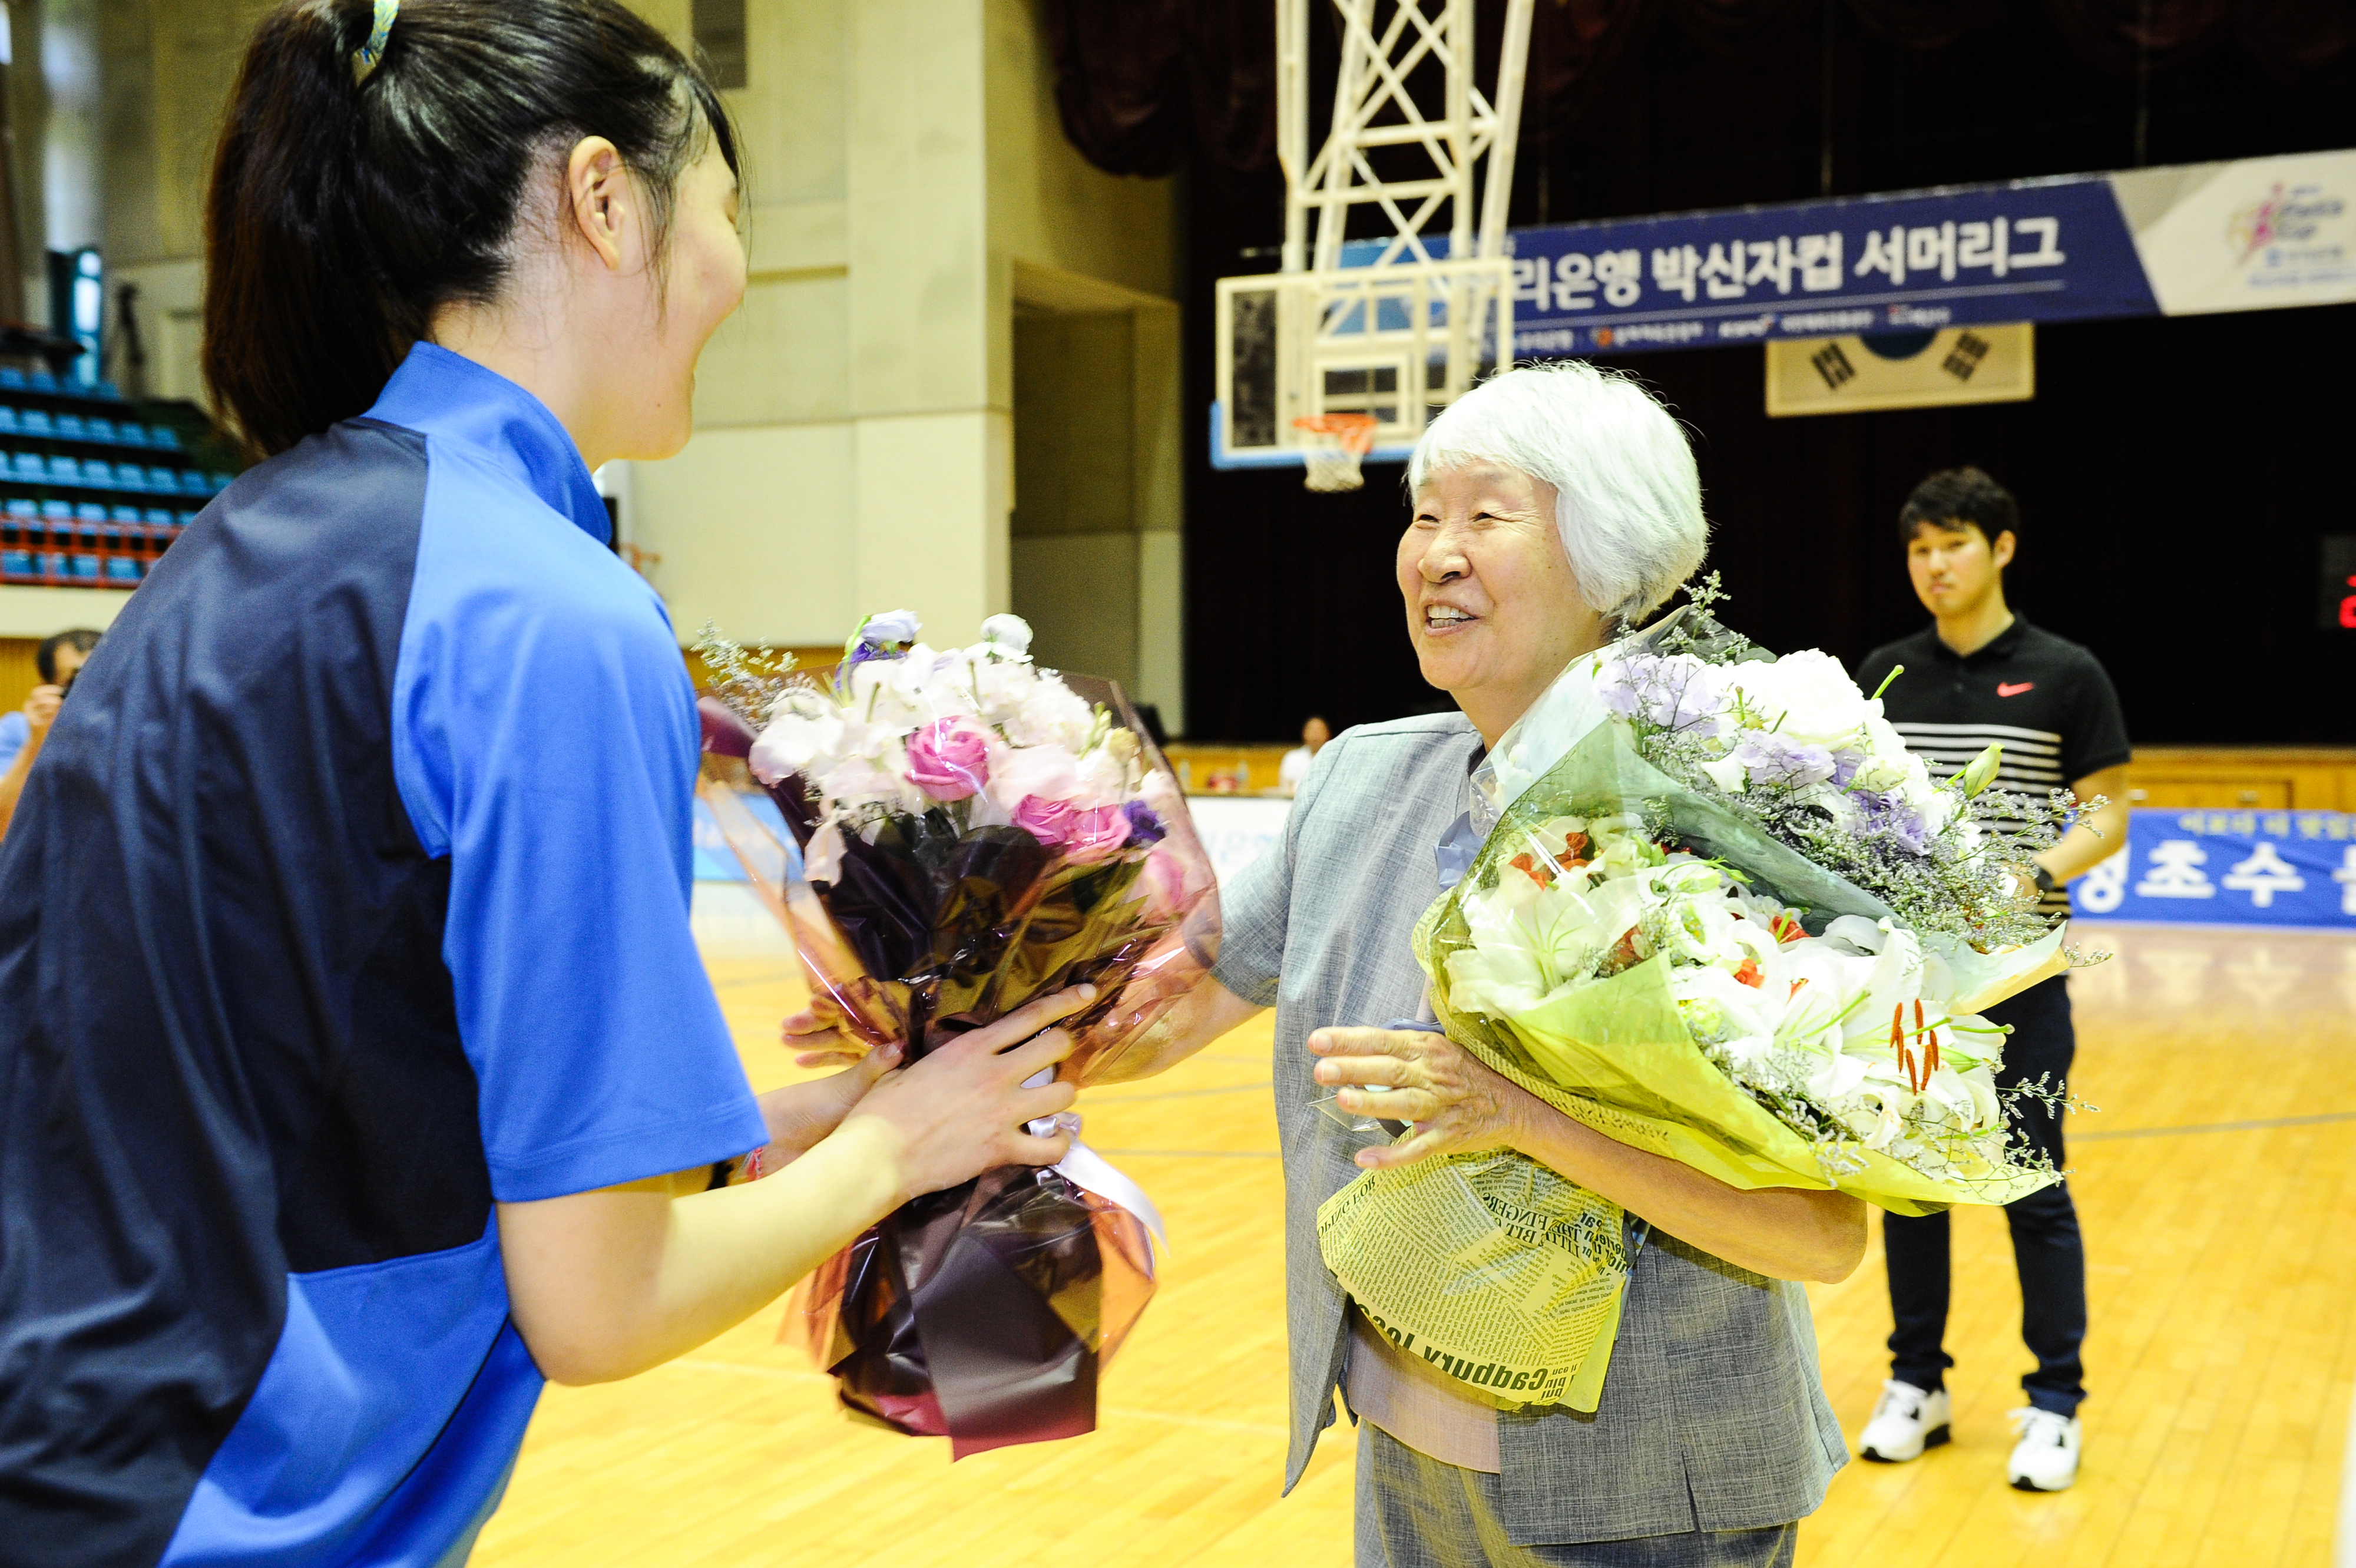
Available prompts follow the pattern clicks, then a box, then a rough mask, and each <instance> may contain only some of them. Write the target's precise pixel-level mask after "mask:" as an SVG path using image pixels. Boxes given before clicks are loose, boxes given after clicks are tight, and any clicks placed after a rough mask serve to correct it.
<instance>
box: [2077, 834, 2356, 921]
mask: <svg viewBox="0 0 2356 1568" xmlns="http://www.w3.org/2000/svg"><path fill="white" fill-rule="evenodd" d="M2130 815H2131V818H2132V824H2131V826H2130V827H2129V828H2128V831H2127V844H2126V851H2125V852H2124V853H2123V854H2115V855H2113V856H2112V857H2111V858H2110V859H2108V860H2106V861H2104V862H2103V864H2102V865H2098V866H2096V867H2094V870H2092V871H2090V872H2088V873H2086V875H2083V876H2082V877H2080V878H2079V879H2078V880H2077V881H2075V882H2073V883H2072V884H2071V885H2070V902H2071V904H2072V907H2073V908H2074V909H2075V911H2076V912H2077V913H2078V914H2079V915H2082V916H2084V917H2085V918H2089V919H2097V920H2165V921H2171V922H2177V923H2181V924H2186V925H2255V926H2319V927H2341V928H2344V929H2349V930H2356V816H2351V815H2350V814H2349V813H2347V812H2345V811H2135V812H2132V813H2130Z"/></svg>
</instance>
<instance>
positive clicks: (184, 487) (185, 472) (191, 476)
mask: <svg viewBox="0 0 2356 1568" xmlns="http://www.w3.org/2000/svg"><path fill="white" fill-rule="evenodd" d="M180 493H181V494H182V495H184V496H209V495H211V494H212V493H213V491H212V487H211V486H210V485H208V484H207V483H205V476H204V471H203V470H202V469H200V468H183V469H181V470H180Z"/></svg>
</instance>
